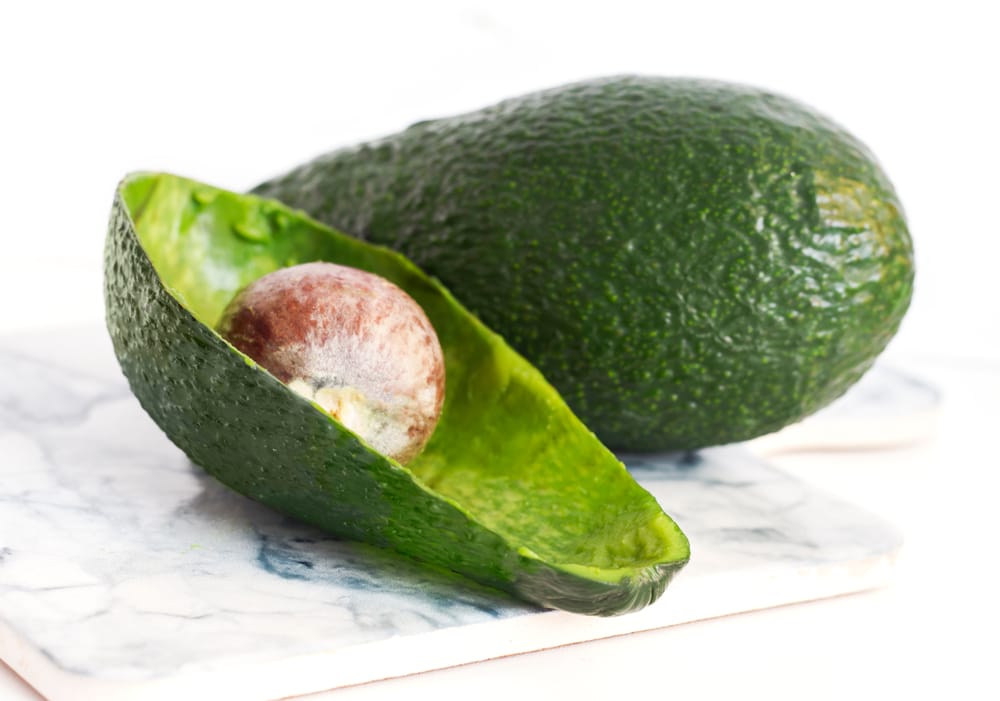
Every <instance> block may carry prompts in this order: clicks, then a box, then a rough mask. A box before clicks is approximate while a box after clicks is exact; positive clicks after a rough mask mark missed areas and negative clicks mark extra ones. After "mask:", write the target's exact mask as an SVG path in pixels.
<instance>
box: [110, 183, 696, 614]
mask: <svg viewBox="0 0 1000 701" xmlns="http://www.w3.org/2000/svg"><path fill="white" fill-rule="evenodd" d="M311 260H326V261H330V262H335V263H339V264H342V265H350V266H353V267H357V268H360V269H363V270H367V271H369V272H372V273H375V274H378V275H381V276H382V277H385V278H386V279H388V280H390V281H392V282H394V283H395V284H397V285H399V286H400V287H401V288H403V289H404V290H405V291H406V292H407V293H408V294H410V296H412V297H413V298H414V299H415V300H416V301H417V302H418V303H419V304H420V305H421V307H422V308H423V309H424V311H425V312H426V314H427V316H428V318H429V319H430V320H431V323H432V324H433V325H434V327H435V330H436V331H437V333H438V336H439V339H440V341H441V345H442V348H443V350H444V354H445V367H446V374H447V382H446V387H447V389H446V396H445V402H444V409H443V411H442V415H441V419H440V421H439V423H438V426H437V429H436V430H435V433H434V435H433V436H432V437H431V440H430V442H429V443H428V444H427V446H426V448H425V449H424V451H423V452H422V453H421V454H420V455H419V456H418V457H417V458H415V459H414V460H413V461H412V462H410V463H409V464H408V465H407V466H406V467H403V466H402V465H400V464H399V463H397V462H395V461H393V460H391V459H389V458H387V457H385V456H383V455H381V454H379V453H378V452H376V451H374V450H373V449H371V448H370V447H369V446H367V445H366V444H365V443H364V442H363V441H362V440H361V439H359V438H358V437H357V436H355V435H354V434H352V433H351V432H350V431H349V430H347V429H346V428H345V427H343V426H342V425H340V424H339V423H337V422H336V421H335V420H334V419H332V418H331V417H330V416H329V415H328V414H327V413H326V412H323V411H322V410H321V409H320V408H319V407H318V406H316V405H314V404H312V403H310V402H308V401H307V400H305V399H303V398H301V397H300V396H298V395H297V394H295V393H294V392H292V391H291V390H289V389H288V387H286V386H285V385H284V384H282V383H281V382H280V381H278V380H277V379H276V378H275V377H273V376H272V375H271V374H269V373H268V372H267V371H265V370H264V369H262V368H260V367H259V366H258V365H257V364H256V363H255V362H254V361H253V360H252V359H251V358H249V357H247V356H246V355H243V354H242V353H240V352H239V351H237V350H236V349H235V348H234V347H233V346H231V345H230V344H228V343H227V342H226V341H225V340H224V339H223V338H222V337H221V336H220V335H219V334H218V333H216V332H215V331H214V330H213V328H214V326H215V324H216V322H217V321H218V318H219V316H220V315H221V313H222V311H223V309H224V307H225V305H226V304H227V303H228V301H229V300H230V299H231V298H232V297H233V295H234V294H235V293H236V292H237V291H238V290H239V289H241V288H242V287H243V286H245V285H246V284H247V283H249V282H250V281H252V280H254V279H256V278H258V277H260V276H261V275H264V274H266V273H268V272H271V271H272V270H276V269H278V268H281V267H285V266H290V265H295V264H297V263H301V262H306V261H311ZM105 301H106V307H107V325H108V330H109V333H110V335H111V338H112V341H113V344H114V349H115V353H116V355H117V357H118V360H119V363H120V365H121V368H122V371H123V372H124V374H125V376H126V377H127V378H128V381H129V384H130V386H131V388H132V391H133V392H134V393H135V395H136V397H137V398H138V399H139V402H140V403H141V405H142V406H143V408H144V409H145V410H146V411H147V412H148V413H149V414H150V416H151V417H152V418H153V419H154V421H155V422H156V423H157V424H158V425H159V426H160V428H162V429H163V431H164V432H165V433H166V435H167V436H168V437H169V438H170V439H171V440H172V441H173V442H174V443H175V444H176V445H177V446H178V447H180V448H181V449H182V450H183V451H184V452H185V453H186V454H187V455H188V456H189V457H190V458H191V460H192V461H194V462H195V463H197V464H198V465H201V466H202V467H203V468H204V469H205V470H206V471H207V472H209V473H210V474H212V475H213V476H215V477H216V478H217V479H218V480H220V481H221V482H223V483H224V484H226V485H228V486H229V487H231V488H232V489H234V490H235V491H237V492H240V493H242V494H244V495H246V496H249V497H251V498H253V499H256V500H258V501H260V502H262V503H264V504H267V505H268V506H270V507H272V508H274V509H276V510H279V511H282V512H284V513H287V514H290V515H292V516H294V517H296V518H299V519H301V520H303V521H306V522H308V523H311V524H314V525H316V526H318V527H320V528H322V529H324V530H326V531H329V532H331V533H334V534H336V535H338V536H341V537H343V538H347V539H354V540H359V541H365V542H368V543H372V544H375V545H378V546H382V547H387V548H392V549H394V550H396V551H398V552H400V553H403V554H405V555H408V556H410V557H413V558H416V559H418V560H421V561H424V562H426V563H429V564H431V565H435V566H440V567H444V568H447V569H450V570H453V571H455V572H458V573H461V574H463V575H465V576H467V577H469V578H471V579H474V580H476V581H478V582H481V583H484V584H486V585H489V586H493V587H496V588H498V589H502V590H504V591H507V592H510V593H512V594H514V595H515V596H518V597H521V598H523V599H525V600H527V601H530V602H533V603H535V604H538V605H540V606H543V607H552V608H559V609H565V610H568V611H574V612H578V613H584V614H592V615H615V614H622V613H626V612H629V611H634V610H637V609H640V608H642V607H644V606H646V605H648V604H650V603H652V602H653V601H654V600H656V599H657V597H659V596H660V594H661V593H662V592H663V590H664V588H665V587H666V586H667V583H668V582H669V581H670V579H671V578H672V577H673V576H674V575H675V574H676V573H677V572H678V571H679V570H680V569H681V568H682V567H683V566H684V564H685V563H686V562H687V560H688V556H689V547H688V542H687V539H686V537H685V536H684V534H683V533H682V532H681V530H680V529H679V527H678V526H677V525H676V524H675V523H674V522H673V521H672V520H671V519H670V517H669V516H667V515H666V514H665V513H664V512H663V510H662V509H661V508H660V506H659V505H658V504H657V502H656V500H655V499H654V498H653V497H652V496H651V495H650V494H649V493H648V492H646V491H645V490H644V489H643V488H642V487H640V486H639V485H638V484H637V483H636V482H635V481H634V480H633V479H632V478H631V476H630V475H629V474H628V472H627V471H626V470H625V467H624V466H623V465H622V464H621V462H620V461H618V460H617V458H615V456H614V455H613V454H612V453H611V452H609V451H608V450H607V449H606V448H605V447H604V446H603V445H602V444H601V443H600V442H599V441H598V440H597V439H596V437H595V436H594V435H593V434H592V433H591V432H590V431H589V430H588V429H587V428H586V427H585V426H584V425H583V424H582V423H581V422H580V421H579V420H578V419H577V418H576V417H575V416H574V415H573V413H572V412H571V411H570V410H569V409H568V407H567V406H566V404H565V403H564V402H563V400H562V399H561V398H560V396H559V395H558V394H557V392H556V391H555V390H554V389H553V388H552V387H551V386H550V385H549V384H548V383H547V382H546V381H545V380H544V378H543V377H542V375H541V374H540V373H539V371H538V370H536V369H535V368H534V367H532V366H531V365H530V364H529V363H528V362H527V361H526V360H524V358H522V357H521V356H519V355H518V354H517V353H515V352H514V351H513V350H512V349H511V348H510V347H509V346H508V345H507V344H506V343H505V342H504V341H503V339H502V338H500V337H499V336H498V335H496V334H495V333H493V332H491V331H490V330H489V329H487V328H486V327H485V326H484V325H483V324H482V323H481V322H480V321H478V320H477V319H476V318H475V317H474V316H473V315H471V314H470V313H469V312H468V311H467V310H466V309H465V308H464V307H462V305H461V304H459V303H458V302H457V301H456V300H455V299H454V297H453V296H452V295H451V294H450V293H449V292H448V291H447V290H446V289H445V288H444V287H443V286H442V285H441V284H440V283H438V282H437V281H436V280H434V279H432V278H430V277H428V276H427V275H425V274H424V273H423V272H421V271H420V270H419V269H418V268H417V267H416V266H415V265H413V264H412V263H410V262H409V261H408V260H406V259H405V258H404V257H403V256H401V255H400V254H398V253H395V252H392V251H389V250H388V249H385V248H381V247H378V246H374V245H371V244H367V243H364V242H361V241H358V240H356V239H353V238H351V237H348V236H346V235H343V234H341V233H339V232H336V231H334V230H332V229H330V228H328V227H326V226H324V225H322V224H319V223H318V222H316V221H314V220H311V219H309V218H308V217H306V216H305V215H304V214H302V213H301V212H296V211H293V210H291V209H289V208H287V207H285V206H283V205H280V204H279V203H277V202H273V201H268V200H264V199H261V198H258V197H254V196H250V195H239V194H235V193H232V192H227V191H224V190H219V189H217V188H213V187H209V186H207V185H204V184H201V183H197V182H195V181H192V180H187V179H184V178H179V177H176V176H173V175H168V174H157V173H137V174H133V175H130V176H128V177H126V178H125V179H124V180H123V181H122V183H121V184H120V186H119V188H118V190H117V192H116V195H115V198H114V204H113V209H112V214H111V221H110V227H109V232H108V238H107V245H106V251H105Z"/></svg>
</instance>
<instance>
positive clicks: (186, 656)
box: [0, 329, 901, 701]
mask: <svg viewBox="0 0 1000 701" xmlns="http://www.w3.org/2000/svg"><path fill="white" fill-rule="evenodd" d="M626 463H627V464H628V465H629V467H630V469H631V470H632V472H633V474H634V475H635V477H636V478H637V479H638V480H639V481H640V482H641V483H642V484H643V485H644V486H645V487H646V488H647V489H649V490H650V491H651V492H652V493H653V494H654V495H655V496H656V498H657V499H659V500H660V502H661V504H663V506H664V507H665V509H666V510H667V511H668V512H669V513H670V514H671V515H672V516H674V518H676V519H677V521H678V522H679V523H680V525H681V526H682V527H683V528H684V530H685V531H686V532H687V534H688V535H689V537H690V539H691V546H692V552H693V556H692V561H691V564H690V565H689V566H688V567H687V568H686V569H685V570H684V571H683V572H682V573H681V574H680V575H679V576H678V577H677V578H676V579H675V581H674V583H673V584H671V586H670V588H669V589H668V590H667V592H666V594H665V595H664V596H663V597H662V598H661V599H660V600H659V601H658V602H657V603H655V604H654V605H653V606H650V607H648V608H647V609H645V610H643V611H641V612H639V613H635V614H631V615H627V616H621V617H616V618H591V617H586V616H578V615H573V614H567V613H564V612H556V611H542V610H538V609H536V608H533V607H531V606H528V605H525V604H523V603H520V602H517V601H514V600H512V599H510V598H509V597H507V596H505V595H503V594H499V593H497V592H494V591H492V590H489V589H486V588H483V587H479V586H477V585H475V584H472V583H469V582H467V581H465V580H463V579H461V578H459V577H455V576H450V575H447V574H442V573H439V572H433V571H430V570H426V569H424V568H422V567H420V566H419V565H416V564H414V563H413V562H411V561H409V560H407V559H405V558H402V557H400V556H397V555H394V554H392V553H388V552H384V551H380V550H377V549H374V548H371V547H367V546H362V545H357V544H353V543H347V542H342V541H338V540H337V539H335V538H333V537H331V536H329V535H327V534H325V533H322V532H320V531H317V530H315V529H313V528H311V527H307V526H303V525H301V524H299V523H296V522H294V521H292V520H290V519H288V518H286V517H283V516H281V515H279V514H277V513H275V512H273V511H271V510H269V509H267V508H265V507H262V506H260V505H259V504H256V503H254V502H252V501H249V500H247V499H245V498H243V497H242V496H239V495H237V494H235V493H232V492H230V491H229V490H227V489H226V488H225V487H223V486H221V485H219V484H218V483H216V482H215V481H214V480H213V479H211V478H210V477H208V476H206V475H205V474H204V473H203V472H202V471H201V470H200V469H199V468H198V467H196V466H194V465H192V464H191V463H190V462H189V461H188V460H187V459H186V458H185V457H184V456H183V455H182V454H181V453H180V451H179V450H177V449H176V448H175V447H174V446H173V445H172V444H171V443H170V442H169V441H168V440H167V439H166V438H165V437H164V436H163V434H162V433H161V432H160V431H159V430H158V429H157V428H156V426H155V425H154V424H153V423H152V421H151V420H150V419H148V418H147V417H146V415H145V414H144V413H143V411H142V410H141V409H140V408H139V406H138V404H137V402H136V401H135V400H134V398H133V397H132V395H131V394H130V393H129V390H128V388H127V386H126V384H125V381H124V380H123V379H122V378H121V377H120V375H119V373H118V371H117V366H116V364H115V361H114V358H113V356H112V354H111V350H110V344H108V342H107V341H106V339H105V337H104V333H103V330H101V329H84V330H79V331H73V332H70V331H66V332H61V333H59V334H50V335H47V336H40V337H33V338H21V339H7V340H2V339H0V657H2V659H3V660H4V661H5V662H6V663H7V664H8V665H10V666H11V667H12V668H13V669H14V670H15V671H16V672H18V673H19V674H20V675H21V676H22V677H23V678H24V679H25V680H27V682H28V683H30V684H31V685H33V686H34V687H35V688H36V689H37V690H38V691H39V692H40V693H41V694H42V695H44V696H45V697H46V698H49V699H52V700H53V701H64V700H66V701H68V700H70V699H72V700H73V701H87V700H89V699H100V700H101V701H116V700H119V699H121V700H125V699H133V700H137V699H142V700H152V699H177V698H191V699H194V698H238V699H243V700H245V701H252V700H261V701H263V700H267V699H276V698H283V697H287V696H292V695H297V694H304V693H308V692H312V691H318V690H322V689H330V688H336V687H338V686H343V685H349V684H356V683H361V682H366V681H371V680H375V679H382V678H388V677H392V676H398V675H404V674H409V673H414V672H419V671H425V670H429V669H436V668H441V667H446V666H451V665H456V664H461V663H466V662H472V661H477V660H482V659H488V658H491V657H496V656H501V655H509V654H513V653H520V652H526V651H531V650H538V649H543V648H547V647H551V646H556V645H561V644H566V643H572V642H579V641H584V640H591V639H596V638H601V637H606V636H611V635H618V634H622V633H627V632H632V631H639V630H647V629H652V628H658V627H663V626H668V625H674V624H678V623H683V622H687V621H693V620H697V619H702V618H707V617H714V616H722V615H725V614H731V613H736V612H741V611H747V610H752V609H757V608H764V607H769V606H775V605H780V604H786V603H791V602H797V601H805V600H810V599H816V598H821V597H827V596H833V595H837V594H842V593H847V592H853V591H858V590H862V589H867V588H871V587H876V586H880V585H883V584H885V583H886V582H887V580H888V577H889V574H890V570H891V565H892V562H893V559H894V556H895V554H896V553H897V551H898V550H899V548H900V546H901V538H900V535H899V534H898V533H897V532H896V531H895V530H894V529H893V528H892V527H891V526H889V525H888V524H886V523H885V522H883V521H882V520H881V519H879V518H877V517H875V516H873V515H871V514H869V513H867V512H864V511H862V510H860V509H859V508H857V507H855V506H852V505H850V504H846V503H843V502H841V501H838V500H837V499H834V498H832V497H830V496H827V495H826V494H823V493H821V492H818V491H816V490H815V489H813V488H810V487H808V486H807V485H805V484H804V483H802V482H799V481H797V480H796V479H794V478H793V477H791V476H789V475H787V474H784V473H782V472H779V471H777V470H775V469H773V468H771V467H769V466H768V465H766V464H764V463H762V462H760V461H758V460H756V459H754V458H752V457H751V456H750V454H749V453H748V452H746V451H745V450H744V449H742V448H739V447H730V448H721V449H713V450H707V451H704V452H702V453H699V454H692V455H686V456H676V455H675V456H655V457H650V456H643V457H626Z"/></svg>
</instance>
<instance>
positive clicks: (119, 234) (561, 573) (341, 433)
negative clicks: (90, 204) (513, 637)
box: [104, 177, 688, 616]
mask: <svg viewBox="0 0 1000 701" xmlns="http://www.w3.org/2000/svg"><path fill="white" fill-rule="evenodd" d="M140 179H142V178H141V177H140ZM151 182H152V181H151ZM287 215H288V216H292V213H291V212H288V213H287ZM423 279H426V278H423ZM427 284H428V285H431V286H436V283H433V282H432V281H430V280H427ZM104 297H105V306H106V322H107V328H108V332H109V334H110V337H111V340H112V344H113V347H114V351H115V355H116V356H117V358H118V361H119V364H120V366H121V369H122V372H123V374H124V375H125V377H126V378H127V379H128V382H129V386H130V388H131V390H132V392H133V393H134V394H135V396H136V398H137V399H138V401H139V403H140V404H141V406H142V407H143V409H144V410H145V411H146V412H147V413H148V414H149V415H150V417H151V418H152V419H153V420H154V421H155V422H156V424H157V425H158V426H159V427H160V428H161V429H162V430H163V431H164V433H165V434H166V435H167V436H168V437H169V438H170V440H171V441H173V442H174V443H175V444H176V445H177V446H178V447H179V448H180V449H181V450H183V451H184V453H185V454H186V455H187V456H188V457H189V458H190V459H191V460H192V462H194V463H196V464H198V465H200V466H202V467H203V468H204V469H205V470H206V471H207V472H208V473H209V474H211V475H213V476H214V477H215V478H217V479H218V480H219V481H220V482H222V483H223V484H225V485H227V486H228V487H230V488H232V489H233V490H235V491H237V492H239V493H241V494H243V495H245V496H247V497H250V498H252V499H254V500H256V501H259V502H261V503H263V504H266V505H267V506H269V507H271V508H274V509H275V510H277V511H280V512H282V513H286V514H289V515H291V516H294V517H296V518H298V519H300V520H302V521H304V522H307V523H310V524H313V525H315V526H317V527H319V528H321V529H323V530H325V531H327V532H329V533H333V534H335V535H337V536H340V537H342V538H347V539H351V540H358V541H363V542H367V543H370V544H373V545H376V546H379V547H385V548H391V549H393V550H396V551H397V552H400V553H403V554H405V555H407V556H409V557H412V558H414V559H416V560H418V561H421V562H423V563H426V564H429V565H431V566H433V567H441V568H445V569H447V570H451V571H453V572H458V573H460V574H462V575H464V576H466V577H469V578H471V579H473V580H475V581H477V582H479V583H481V584H485V585H487V586H491V587H494V588H496V589H499V590H502V591H505V592H508V593H510V594H512V595H514V596H517V597H519V598H521V599H524V600H526V601H528V602H531V603H533V604H535V605H538V606H542V607H546V608H557V609H563V610H566V611H571V612H574V613H581V614H586V615H596V616H614V615H621V614H625V613H630V612H633V611H637V610H639V609H641V608H643V607H645V606H648V605H649V604H651V603H652V602H653V601H655V600H656V599H657V598H658V597H659V596H660V595H661V594H662V593H663V591H664V590H665V588H666V587H667V585H668V583H669V582H670V581H671V580H672V578H673V577H674V576H675V575H676V574H677V573H678V572H679V571H680V570H681V569H682V568H683V567H684V566H685V565H686V564H687V561H688V557H687V553H688V550H687V540H686V538H685V537H684V535H683V534H682V533H681V532H680V530H679V529H677V528H676V526H674V528H675V529H676V536H675V537H676V538H677V539H678V540H679V542H681V543H682V544H683V547H682V548H681V550H682V551H683V552H682V555H683V556H682V557H678V558H676V559H674V560H672V561H664V562H657V563H653V564H648V565H636V566H635V567H634V568H632V570H631V571H630V572H629V573H628V574H627V575H626V576H623V577H621V578H620V579H618V580H612V579H607V578H600V577H596V576H595V577H588V576H587V575H586V574H583V575H581V574H580V573H579V572H574V571H568V570H567V569H565V568H563V567H560V565H559V564H558V563H551V562H548V561H545V560H543V559H540V558H539V556H537V555H535V554H534V553H531V552H525V551H523V550H521V549H519V548H517V547H516V545H514V544H512V543H511V542H510V541H508V540H507V539H505V538H504V537H502V536H501V535H500V534H498V533H496V532H495V531H493V530H491V529H489V528H487V527H485V526H484V525H483V524H481V523H480V522H478V521H477V519H476V515H475V514H474V513H469V512H468V511H466V510H465V509H463V508H462V506H461V505H459V504H456V503H454V502H453V501H451V500H448V499H444V498H442V497H441V496H440V495H438V494H436V493H434V492H433V491H432V490H429V489H427V488H426V487H425V486H423V485H422V484H421V483H419V481H417V480H415V478H414V476H413V474H412V473H410V472H409V471H408V470H406V469H405V468H403V467H401V466H400V465H399V464H397V463H394V462H393V461H391V460H389V459H388V458H386V457H384V456H382V455H380V454H378V453H377V452H375V451H373V450H371V449H369V448H368V447H366V446H365V445H363V444H362V443H361V442H360V441H359V440H358V439H357V438H356V437H355V436H354V435H353V434H351V433H350V432H349V431H348V430H347V429H345V428H343V427H342V426H341V425H340V424H338V423H336V422H335V421H332V420H330V418H329V417H328V416H327V415H325V414H324V413H323V412H320V411H317V410H316V409H315V408H314V407H313V406H312V405H311V404H310V403H309V402H307V401H305V400H304V399H302V398H301V397H298V396H297V395H295V394H294V393H292V392H291V391H290V390H289V389H288V388H287V387H286V386H285V385H283V384H282V383H281V382H279V381H278V380H277V379H276V378H274V377H273V376H272V375H270V374H268V373H266V372H264V371H262V370H260V369H259V368H258V367H257V366H256V364H254V363H252V362H248V359H247V358H246V357H245V356H242V355H240V354H239V353H237V352H235V351H234V350H233V349H232V348H231V347H230V346H229V345H228V344H227V343H226V342H225V341H224V340H223V339H222V338H221V337H220V336H219V335H218V334H217V333H215V332H213V331H212V329H211V328H209V327H208V326H206V325H204V324H202V323H201V322H199V321H198V320H197V319H196V318H195V317H194V316H193V314H192V313H191V312H190V311H189V310H188V309H187V308H185V307H184V306H183V305H182V304H181V303H180V302H179V301H178V300H177V299H176V298H175V297H174V296H173V295H172V294H171V293H170V292H169V291H168V289H167V287H165V286H164V282H163V281H162V280H161V279H160V277H159V275H158V273H157V271H156V270H155V269H154V266H153V264H152V262H151V260H150V258H149V256H148V254H147V252H146V251H145V250H144V249H143V247H142V245H141V244H140V242H139V238H138V236H137V233H136V227H135V223H134V222H133V220H132V218H131V216H130V213H129V209H128V206H127V205H126V204H125V202H124V201H123V198H122V195H121V191H120V190H119V192H118V193H116V196H115V199H114V203H113V206H112V212H111V217H110V222H109V227H108V236H107V239H106V243H105V254H104ZM622 469H623V470H624V468H622ZM643 493H644V494H645V492H643ZM646 496H647V497H648V494H646ZM649 499H652V497H649ZM622 507H623V509H626V508H627V507H635V504H634V503H628V504H622ZM668 521H669V519H668ZM669 523H671V524H672V523H673V522H672V521H669Z"/></svg>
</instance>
